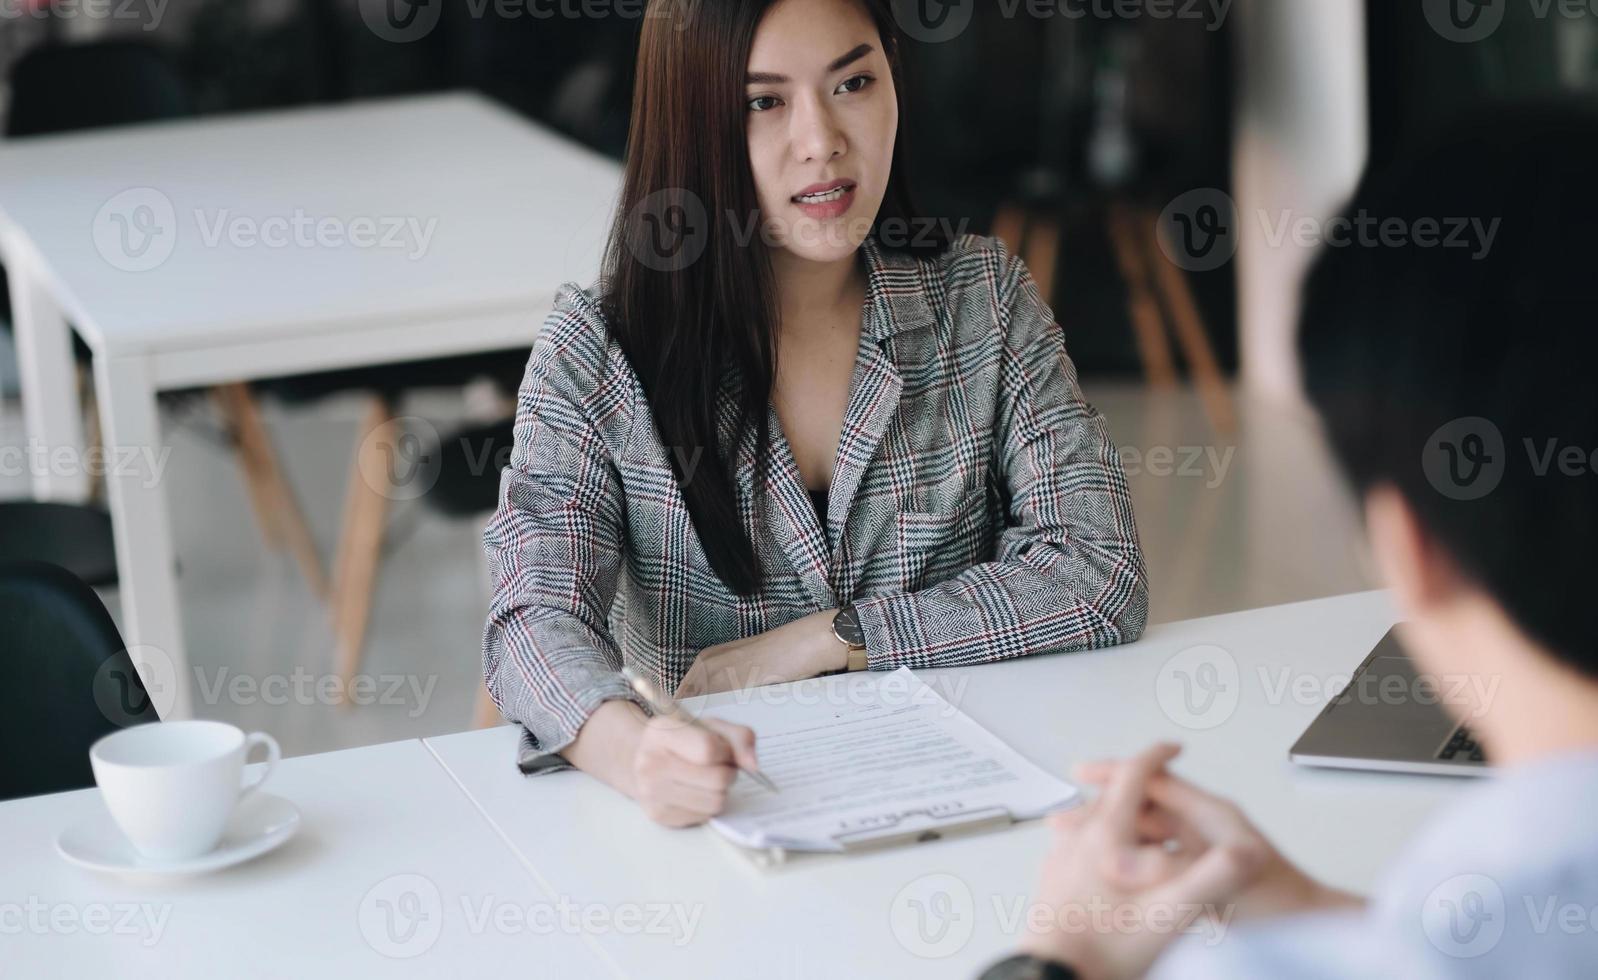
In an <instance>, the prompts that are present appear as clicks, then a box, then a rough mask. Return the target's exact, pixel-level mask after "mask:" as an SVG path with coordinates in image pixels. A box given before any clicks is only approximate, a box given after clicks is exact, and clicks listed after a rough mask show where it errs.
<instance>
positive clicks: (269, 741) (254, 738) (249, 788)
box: [239, 732, 282, 800]
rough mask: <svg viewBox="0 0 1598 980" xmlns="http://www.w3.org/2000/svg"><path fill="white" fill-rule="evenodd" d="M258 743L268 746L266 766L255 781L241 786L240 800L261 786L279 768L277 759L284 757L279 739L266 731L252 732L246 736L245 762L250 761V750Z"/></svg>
mask: <svg viewBox="0 0 1598 980" xmlns="http://www.w3.org/2000/svg"><path fill="white" fill-rule="evenodd" d="M257 745H264V746H266V768H265V769H263V770H261V774H260V775H259V776H257V777H255V781H254V782H247V783H245V784H244V785H243V786H242V787H240V788H239V799H240V800H242V799H244V798H245V797H246V796H249V795H250V794H251V793H253V792H255V791H256V790H258V789H260V788H261V784H262V783H264V782H266V779H267V777H268V776H270V775H272V770H273V769H275V768H277V760H278V759H279V758H281V757H282V753H281V752H280V751H279V749H278V747H277V739H275V738H273V737H272V736H270V735H268V734H267V733H265V732H251V733H250V734H248V735H246V736H244V761H245V762H248V761H250V750H251V749H253V748H255V747H256V746H257Z"/></svg>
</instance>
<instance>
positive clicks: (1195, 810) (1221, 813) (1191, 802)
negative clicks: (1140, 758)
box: [1148, 775, 1244, 844]
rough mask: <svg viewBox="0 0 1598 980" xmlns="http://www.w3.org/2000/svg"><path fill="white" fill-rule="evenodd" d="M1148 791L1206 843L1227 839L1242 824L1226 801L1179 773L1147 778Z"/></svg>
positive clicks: (1233, 835)
mask: <svg viewBox="0 0 1598 980" xmlns="http://www.w3.org/2000/svg"><path fill="white" fill-rule="evenodd" d="M1148 794H1149V798H1150V799H1152V800H1153V801H1154V802H1155V803H1157V804H1159V805H1160V806H1161V807H1163V808H1164V809H1166V810H1168V811H1170V812H1171V813H1172V814H1175V816H1176V817H1177V818H1178V819H1179V820H1181V821H1182V822H1183V823H1185V824H1187V825H1188V826H1190V827H1192V828H1193V830H1194V831H1195V832H1196V833H1197V834H1198V835H1199V836H1200V837H1202V838H1204V839H1205V840H1206V841H1208V842H1209V843H1212V844H1216V843H1222V842H1225V841H1230V840H1232V839H1234V838H1236V837H1237V836H1238V834H1239V832H1240V831H1241V830H1242V829H1243V827H1244V822H1243V818H1242V816H1241V815H1240V814H1239V813H1238V811H1237V808H1236V807H1234V806H1233V805H1232V804H1231V803H1230V802H1229V801H1227V800H1225V799H1222V798H1221V797H1219V796H1215V795H1214V794H1211V793H1206V792H1205V791H1204V790H1201V789H1199V788H1198V787H1197V786H1194V785H1193V784H1192V783H1190V782H1188V781H1187V780H1185V779H1183V778H1181V777H1180V776H1172V775H1166V776H1164V777H1162V778H1160V779H1154V780H1150V781H1149V784H1148Z"/></svg>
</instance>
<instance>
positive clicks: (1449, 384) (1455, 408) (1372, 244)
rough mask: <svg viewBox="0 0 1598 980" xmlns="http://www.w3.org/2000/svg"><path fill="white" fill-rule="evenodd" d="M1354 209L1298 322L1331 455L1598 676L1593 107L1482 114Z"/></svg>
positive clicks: (1597, 265) (1390, 172)
mask: <svg viewBox="0 0 1598 980" xmlns="http://www.w3.org/2000/svg"><path fill="white" fill-rule="evenodd" d="M1343 219H1344V221H1346V222H1349V224H1348V225H1337V226H1332V225H1328V226H1327V229H1326V231H1327V236H1328V240H1330V238H1331V236H1333V235H1334V234H1335V236H1336V237H1337V238H1340V239H1341V241H1342V244H1341V245H1339V246H1335V247H1334V246H1323V250H1322V253H1321V254H1320V255H1319V256H1318V258H1317V261H1316V263H1315V265H1314V266H1313V268H1312V269H1311V272H1310V274H1309V277H1308V279H1307V280H1306V282H1305V286H1304V291H1303V306H1302V315H1301V320H1300V324H1299V353H1300V356H1301V358H1302V362H1303V368H1304V382H1305V388H1306V391H1307V394H1308V396H1309V399H1310V402H1311V403H1312V404H1313V405H1314V407H1315V408H1316V410H1317V411H1318V413H1319V415H1320V417H1321V420H1322V422H1323V424H1324V427H1325V431H1326V434H1327V437H1328V439H1329V441H1330V443H1331V446H1332V450H1333V452H1334V454H1335V455H1336V456H1337V458H1338V459H1339V461H1340V462H1341V464H1342V466H1343V467H1344V469H1345V471H1346V472H1347V474H1348V476H1349V477H1350V479H1351V481H1352V482H1353V484H1354V487H1355V489H1356V490H1358V491H1360V493H1361V494H1362V495H1363V493H1364V491H1366V490H1369V489H1370V488H1372V487H1373V486H1376V485H1378V484H1389V485H1392V486H1394V487H1396V488H1397V490H1398V491H1399V492H1400V493H1401V494H1402V495H1403V497H1404V498H1405V500H1406V501H1407V502H1408V503H1409V505H1410V506H1411V507H1412V508H1413V510H1414V512H1415V514H1416V515H1417V519H1418V520H1419V521H1420V523H1421V525H1422V527H1423V528H1424V529H1425V531H1426V533H1427V534H1428V536H1430V537H1431V538H1432V540H1433V541H1435V542H1436V543H1437V544H1438V545H1440V546H1441V547H1442V548H1443V549H1444V550H1445V551H1446V552H1447V553H1448V554H1449V555H1450V556H1451V557H1452V558H1453V560H1454V562H1455V563H1456V564H1457V565H1458V567H1459V568H1460V569H1461V571H1462V572H1463V573H1464V574H1465V575H1467V576H1469V577H1470V578H1471V579H1473V580H1474V581H1475V582H1477V583H1479V584H1480V585H1481V586H1482V587H1483V589H1484V590H1485V591H1486V592H1487V593H1489V594H1490V595H1492V596H1493V597H1494V598H1496V599H1497V601H1498V602H1499V603H1500V604H1501V605H1502V606H1503V608H1504V609H1505V611H1506V612H1507V613H1508V615H1509V616H1510V618H1511V619H1513V620H1514V621H1515V622H1516V623H1517V624H1518V625H1519V627H1520V628H1521V629H1522V630H1523V631H1524V632H1525V633H1526V634H1527V635H1528V636H1529V637H1531V638H1532V639H1533V640H1534V641H1536V642H1538V643H1539V644H1541V645H1542V646H1544V647H1546V648H1547V649H1548V650H1550V651H1551V652H1552V653H1553V654H1554V655H1555V656H1557V657H1559V658H1560V659H1561V660H1562V661H1564V662H1566V663H1568V664H1570V665H1571V666H1574V667H1576V668H1578V669H1579V670H1581V671H1583V672H1584V673H1585V674H1586V675H1588V676H1590V677H1598V609H1595V608H1589V607H1588V603H1593V604H1594V606H1598V596H1595V595H1594V590H1593V585H1594V580H1595V575H1594V572H1593V569H1594V562H1595V560H1598V473H1595V472H1594V470H1595V469H1598V383H1595V378H1594V370H1595V367H1598V111H1595V109H1594V108H1593V107H1592V106H1591V105H1590V104H1582V103H1578V102H1574V101H1563V100H1558V101H1547V100H1545V101H1539V102H1535V103H1526V102H1522V103H1517V104H1513V105H1498V106H1495V107H1491V108H1483V109H1481V110H1480V111H1478V112H1477V113H1475V114H1474V115H1473V117H1472V118H1470V119H1468V120H1466V121H1463V122H1461V123H1458V124H1454V125H1451V126H1449V127H1447V128H1446V129H1444V130H1443V131H1441V132H1440V133H1439V134H1438V135H1437V136H1436V137H1435V138H1433V139H1431V140H1429V141H1426V142H1425V143H1424V144H1423V145H1421V146H1419V147H1418V148H1417V149H1416V150H1415V151H1413V152H1412V153H1410V154H1408V155H1407V156H1405V157H1404V158H1403V159H1401V160H1399V161H1396V162H1395V163H1394V165H1393V166H1391V167H1387V168H1383V169H1382V171H1381V172H1380V173H1371V174H1368V175H1367V176H1366V178H1365V179H1364V180H1363V181H1362V182H1361V185H1360V187H1359V189H1358V191H1357V192H1356V194H1355V196H1354V200H1353V202H1352V203H1351V204H1350V205H1349V206H1348V208H1347V210H1346V211H1345V212H1344V214H1343ZM1361 220H1363V222H1364V224H1363V227H1364V228H1365V229H1366V234H1365V235H1364V240H1363V241H1361V240H1359V238H1360V236H1359V233H1358V232H1355V231H1350V230H1345V229H1352V228H1356V227H1358V226H1356V225H1354V224H1353V223H1354V222H1357V221H1361ZM1461 220H1463V221H1464V222H1465V224H1463V225H1461V224H1460V222H1461ZM1472 220H1474V222H1475V224H1471V223H1470V222H1471V221H1472ZM1381 222H1387V224H1386V225H1385V227H1386V228H1387V229H1388V230H1389V231H1390V232H1391V234H1388V235H1387V236H1386V238H1385V240H1383V234H1382V232H1381V229H1382V228H1383V227H1384V226H1383V225H1382V224H1380V223H1381ZM1494 222H1496V225H1494ZM1434 225H1435V226H1437V228H1438V230H1437V233H1436V234H1435V235H1433V234H1430V232H1431V231H1432V229H1433V227H1434ZM1493 229H1496V230H1493ZM1423 230H1424V231H1425V232H1427V234H1425V235H1422V231H1423ZM1450 237H1453V238H1454V239H1455V243H1454V244H1453V245H1449V244H1447V240H1448V238H1450Z"/></svg>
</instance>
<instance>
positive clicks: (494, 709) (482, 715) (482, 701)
mask: <svg viewBox="0 0 1598 980" xmlns="http://www.w3.org/2000/svg"><path fill="white" fill-rule="evenodd" d="M504 720H505V719H504V718H503V717H501V716H500V713H499V705H497V704H495V703H494V699H493V698H491V697H489V696H488V686H487V685H486V684H485V685H481V686H479V687H478V688H477V706H476V707H475V708H474V709H473V710H472V727H473V728H493V727H494V726H495V725H498V724H500V723H501V722H503V721H504Z"/></svg>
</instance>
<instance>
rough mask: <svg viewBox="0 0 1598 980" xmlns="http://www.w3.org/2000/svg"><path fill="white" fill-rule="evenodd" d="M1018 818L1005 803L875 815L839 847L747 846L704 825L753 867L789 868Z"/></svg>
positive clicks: (969, 832) (968, 832)
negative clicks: (939, 810)
mask: <svg viewBox="0 0 1598 980" xmlns="http://www.w3.org/2000/svg"><path fill="white" fill-rule="evenodd" d="M933 809H934V810H935V809H937V808H933ZM1017 822H1018V821H1017V820H1016V819H1015V817H1014V816H1013V815H1012V814H1011V813H1010V811H1009V810H1006V809H1004V808H1003V807H985V808H983V809H979V810H970V811H963V810H962V811H958V812H945V813H936V812H932V811H931V810H926V809H914V810H906V811H902V812H899V813H891V814H884V815H882V816H881V817H876V818H873V819H872V820H871V821H868V823H870V824H872V825H871V826H861V827H854V828H849V829H845V830H841V831H839V832H838V833H836V834H833V835H832V840H833V842H834V843H836V844H837V845H838V849H837V850H811V849H808V848H789V847H781V846H772V847H758V848H757V847H745V846H743V845H742V844H738V843H736V842H734V841H732V840H730V839H728V838H727V837H724V836H723V835H721V834H719V833H716V831H715V830H714V829H709V828H707V829H709V832H710V833H711V834H713V835H714V836H715V837H717V838H718V839H720V840H721V841H722V843H724V844H725V845H726V846H727V847H729V848H731V849H733V850H734V851H736V852H737V853H738V854H740V855H742V856H743V858H744V859H745V860H746V861H748V862H749V863H750V864H752V865H754V866H755V867H756V868H759V869H761V870H777V869H782V868H789V867H793V866H794V865H796V864H799V865H811V864H814V863H816V862H817V861H818V860H821V859H826V858H834V859H836V858H841V857H847V856H849V855H853V854H864V853H870V852H872V851H882V850H888V849H890V848H896V847H912V846H914V845H917V844H926V843H930V842H932V841H939V840H949V839H952V838H958V837H968V836H974V835H977V834H984V833H991V832H993V831H998V830H1004V829H1005V828H1007V827H1009V826H1011V825H1012V824H1015V823H1017Z"/></svg>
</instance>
